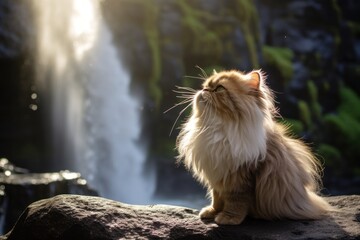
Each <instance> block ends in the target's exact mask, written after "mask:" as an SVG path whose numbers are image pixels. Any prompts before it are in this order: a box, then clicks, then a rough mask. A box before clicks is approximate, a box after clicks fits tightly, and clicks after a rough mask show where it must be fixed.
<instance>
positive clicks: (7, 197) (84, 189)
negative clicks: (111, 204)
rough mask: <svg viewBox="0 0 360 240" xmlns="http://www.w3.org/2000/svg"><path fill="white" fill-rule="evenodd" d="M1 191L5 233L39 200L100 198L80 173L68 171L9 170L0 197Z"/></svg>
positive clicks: (1, 180)
mask: <svg viewBox="0 0 360 240" xmlns="http://www.w3.org/2000/svg"><path fill="white" fill-rule="evenodd" d="M10 166H12V165H10ZM1 191H2V193H3V194H2V201H1V202H0V209H1V215H3V221H2V225H3V231H9V230H10V229H11V227H12V226H13V225H14V223H15V222H16V220H17V219H18V218H19V216H20V215H21V213H22V212H23V211H24V209H25V208H26V207H27V206H28V205H29V204H31V203H33V202H35V201H38V200H40V199H44V198H49V197H53V196H56V195H59V194H66V193H71V194H82V195H96V196H97V195H98V194H97V192H96V191H94V190H93V189H91V188H90V187H89V186H88V184H87V183H86V180H85V179H83V178H82V177H81V175H80V173H75V172H69V171H60V172H54V173H26V174H16V173H12V172H11V171H9V170H7V171H5V172H4V173H0V195H1Z"/></svg>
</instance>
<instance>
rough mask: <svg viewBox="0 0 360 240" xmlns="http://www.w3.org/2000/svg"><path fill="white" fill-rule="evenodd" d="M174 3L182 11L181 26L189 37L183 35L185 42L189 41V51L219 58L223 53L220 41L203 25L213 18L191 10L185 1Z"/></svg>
mask: <svg viewBox="0 0 360 240" xmlns="http://www.w3.org/2000/svg"><path fill="white" fill-rule="evenodd" d="M175 3H176V4H177V5H178V7H179V9H180V10H181V11H182V14H183V18H182V24H183V26H184V29H185V31H187V32H188V34H189V35H190V36H189V35H188V34H185V38H186V39H185V41H189V40H190V41H191V44H189V46H190V47H191V51H192V52H193V53H194V54H197V55H202V56H203V55H212V56H214V55H215V56H217V57H220V56H221V54H222V52H223V45H222V41H221V40H220V38H219V37H218V34H217V33H216V32H214V31H213V29H212V28H209V27H207V25H206V24H205V22H206V21H207V20H209V19H212V18H213V16H212V15H210V14H209V13H207V12H206V11H200V10H197V9H195V8H193V7H192V6H191V5H190V4H189V3H187V2H186V1H183V0H177V1H176V2H175Z"/></svg>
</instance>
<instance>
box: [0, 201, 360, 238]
mask: <svg viewBox="0 0 360 240" xmlns="http://www.w3.org/2000/svg"><path fill="white" fill-rule="evenodd" d="M328 201H329V202H330V203H331V204H332V205H334V206H336V207H337V209H338V211H336V212H332V213H330V215H329V216H328V217H327V218H325V219H323V220H318V221H305V220H304V221H290V220H281V221H263V220H255V219H247V220H246V221H245V222H244V223H243V224H242V225H240V226H218V225H216V224H215V223H213V222H203V221H201V220H200V219H199V218H198V211H197V210H194V209H189V208H184V207H176V206H167V205H150V206H135V205H128V204H123V203H120V202H115V201H112V200H108V199H104V198H100V197H90V196H79V195H58V196H56V197H53V198H49V199H44V200H40V201H38V202H35V203H33V204H31V205H30V206H29V207H28V208H27V209H26V210H25V211H24V213H23V214H22V216H21V217H20V218H19V220H18V222H17V223H16V225H15V226H14V228H13V230H12V231H11V232H9V233H8V234H6V235H5V236H3V237H0V239H1V240H19V239H27V240H31V239H37V240H41V239H57V240H60V239H88V240H91V239H97V240H101V239H107V240H109V239H110V240H111V239H359V238H360V196H338V197H329V198H328Z"/></svg>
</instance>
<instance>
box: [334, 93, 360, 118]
mask: <svg viewBox="0 0 360 240" xmlns="http://www.w3.org/2000/svg"><path fill="white" fill-rule="evenodd" d="M340 98H341V104H340V106H339V109H338V111H339V112H340V114H348V115H350V116H351V117H352V118H354V119H355V120H357V121H360V98H359V96H358V95H357V94H356V93H355V92H354V91H353V90H351V89H350V88H346V87H341V88H340Z"/></svg>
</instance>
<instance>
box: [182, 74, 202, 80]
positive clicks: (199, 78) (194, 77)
mask: <svg viewBox="0 0 360 240" xmlns="http://www.w3.org/2000/svg"><path fill="white" fill-rule="evenodd" d="M185 78H193V79H198V80H201V81H205V80H206V78H205V77H204V76H202V75H199V76H198V77H197V76H185Z"/></svg>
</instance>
